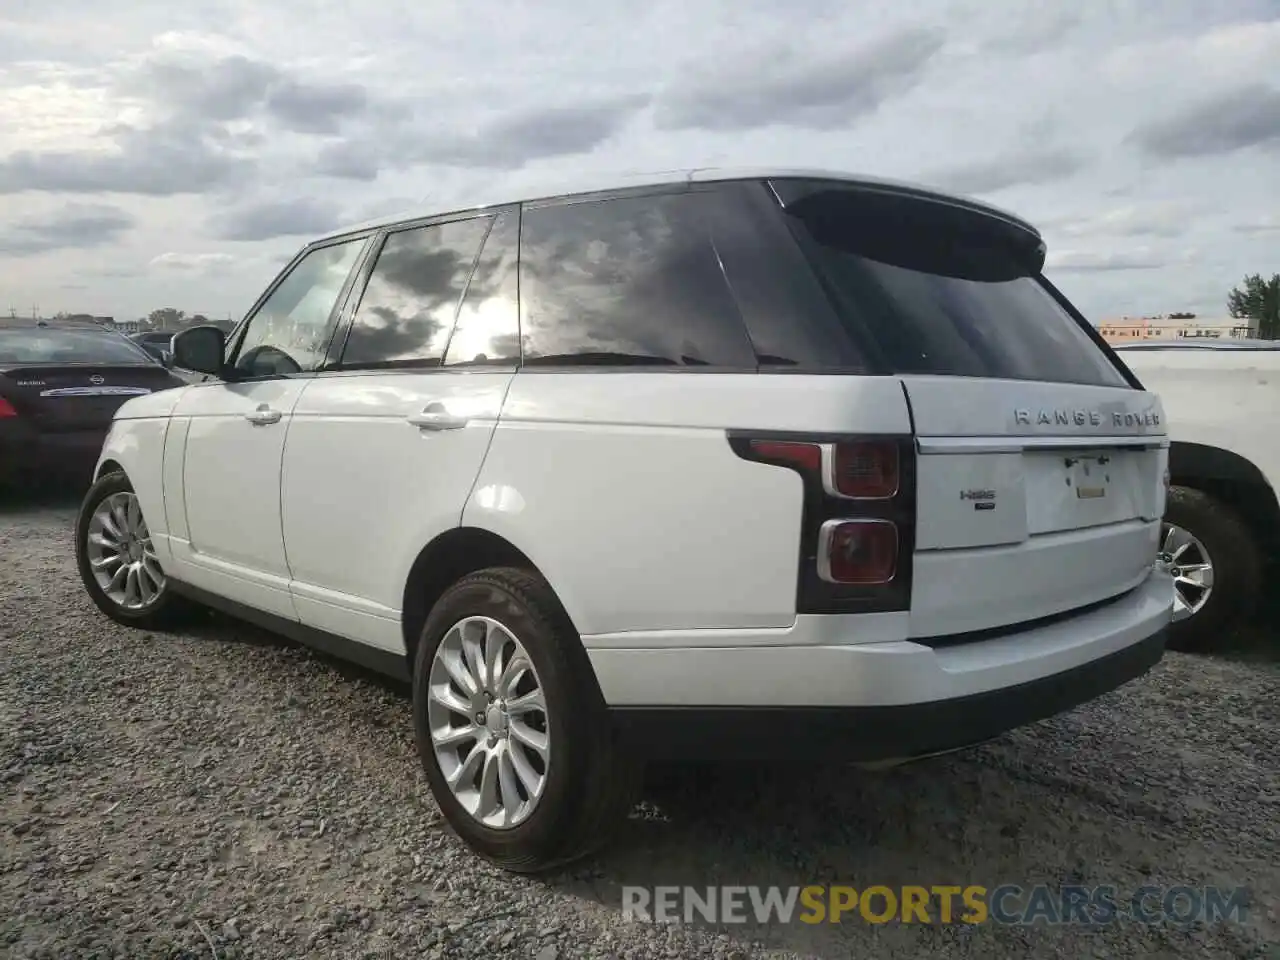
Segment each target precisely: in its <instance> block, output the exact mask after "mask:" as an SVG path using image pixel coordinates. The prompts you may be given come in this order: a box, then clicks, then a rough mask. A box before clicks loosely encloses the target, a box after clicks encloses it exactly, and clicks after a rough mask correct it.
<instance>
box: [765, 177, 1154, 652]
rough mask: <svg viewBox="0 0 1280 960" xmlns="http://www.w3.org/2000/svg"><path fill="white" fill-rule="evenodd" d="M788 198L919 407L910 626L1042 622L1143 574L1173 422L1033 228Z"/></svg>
mask: <svg viewBox="0 0 1280 960" xmlns="http://www.w3.org/2000/svg"><path fill="white" fill-rule="evenodd" d="M779 194H780V197H781V199H782V200H783V202H784V204H787V205H788V207H789V210H790V216H788V217H787V220H788V223H789V225H790V226H791V228H792V230H793V232H794V233H795V235H796V236H797V238H798V239H799V240H800V244H801V247H802V249H803V250H804V251H805V253H806V255H807V256H808V258H809V260H810V262H811V263H812V265H813V267H814V269H815V271H816V273H817V274H818V275H819V277H820V279H821V280H822V282H823V284H824V286H825V287H826V289H827V291H828V293H829V295H830V297H831V299H832V301H833V303H835V305H836V307H837V312H838V313H839V315H840V317H841V318H842V320H843V321H844V322H845V323H846V324H847V326H848V329H849V331H850V333H851V335H852V336H853V337H854V339H855V340H857V341H858V342H859V343H860V345H861V346H862V347H863V349H864V350H866V351H867V352H868V354H869V355H872V356H874V357H875V359H876V362H877V364H878V365H879V366H880V367H881V368H882V371H883V372H886V373H890V374H892V375H894V376H896V377H897V378H898V379H899V380H900V382H901V384H902V388H903V390H904V392H905V394H906V397H907V399H908V402H909V404H910V408H911V414H912V419H913V423H914V430H915V434H916V438H917V447H918V454H919V456H918V464H917V469H918V478H917V484H918V487H917V491H918V493H917V527H916V555H915V565H914V581H913V590H912V603H911V632H912V634H913V635H915V636H931V637H932V636H945V635H951V634H958V633H965V632H970V631H979V630H987V629H990V628H994V627H1001V626H1006V625H1010V624H1014V623H1021V622H1026V621H1030V620H1035V619H1039V618H1041V617H1047V616H1052V615H1056V614H1060V613H1064V612H1066V611H1070V610H1077V609H1079V608H1082V607H1086V606H1089V605H1091V604H1096V603H1099V602H1101V601H1105V600H1108V599H1110V598H1113V597H1117V596H1119V595H1121V594H1123V593H1125V592H1127V591H1128V590H1130V589H1132V588H1134V587H1135V586H1137V585H1138V584H1139V583H1141V582H1142V581H1143V580H1144V579H1145V578H1146V577H1147V575H1148V574H1149V572H1150V570H1151V567H1152V563H1153V560H1154V557H1155V553H1156V546H1157V538H1158V533H1159V521H1160V516H1161V514H1162V512H1163V508H1164V495H1165V486H1164V482H1165V468H1166V466H1167V461H1168V439H1167V436H1166V429H1165V422H1164V420H1165V418H1164V413H1163V410H1162V408H1161V405H1160V400H1159V398H1158V397H1157V396H1156V395H1154V394H1152V393H1149V392H1144V391H1142V390H1140V389H1138V388H1136V387H1135V386H1134V384H1133V383H1132V382H1130V380H1128V379H1127V378H1126V376H1125V374H1124V373H1123V372H1122V371H1121V370H1120V368H1119V367H1117V366H1116V365H1115V364H1114V363H1112V362H1111V360H1110V358H1109V355H1108V354H1107V352H1105V350H1104V348H1103V347H1101V346H1100V345H1099V343H1098V342H1097V339H1096V337H1094V336H1093V335H1091V334H1090V332H1089V331H1088V330H1086V329H1085V328H1084V327H1083V325H1082V323H1081V322H1080V321H1079V320H1078V319H1077V317H1076V316H1074V315H1073V314H1072V312H1070V308H1069V307H1068V305H1067V304H1066V302H1065V300H1064V299H1063V298H1062V297H1061V296H1060V294H1058V293H1057V291H1055V290H1054V289H1053V288H1052V287H1051V286H1050V285H1049V284H1048V283H1047V282H1046V281H1045V280H1044V278H1043V277H1042V276H1040V273H1039V270H1040V266H1041V264H1042V262H1043V254H1044V251H1043V245H1042V244H1040V243H1039V238H1038V236H1036V235H1035V234H1034V233H1033V232H1032V231H1031V230H1030V228H1027V227H1025V225H1021V224H1018V223H1016V222H1014V221H1010V220H1004V219H1000V218H998V217H996V216H995V215H993V214H990V213H988V212H986V211H982V210H979V209H975V208H968V207H965V206H963V205H955V204H949V203H946V202H944V201H942V200H940V199H937V198H928V197H922V196H911V195H902V194H899V195H897V196H894V195H892V194H875V193H872V194H870V195H860V194H857V193H855V192H853V191H849V190H847V189H841V188H839V187H835V188H829V187H823V186H822V185H819V184H812V183H808V184H804V183H801V182H793V183H791V184H784V185H782V187H781V188H780V189H779Z"/></svg>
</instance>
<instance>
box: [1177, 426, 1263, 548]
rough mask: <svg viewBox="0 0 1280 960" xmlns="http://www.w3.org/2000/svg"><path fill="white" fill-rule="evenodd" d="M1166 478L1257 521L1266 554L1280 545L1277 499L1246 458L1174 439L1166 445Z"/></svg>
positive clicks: (1252, 520)
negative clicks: (1201, 492)
mask: <svg viewBox="0 0 1280 960" xmlns="http://www.w3.org/2000/svg"><path fill="white" fill-rule="evenodd" d="M1169 482H1170V483H1172V484H1174V485H1175V486H1180V487H1191V488H1193V489H1196V490H1201V491H1203V492H1204V493H1207V494H1209V495H1210V496H1212V497H1214V498H1216V499H1218V500H1221V501H1222V502H1223V503H1225V504H1226V505H1227V506H1229V507H1231V508H1232V509H1234V510H1235V511H1236V512H1237V513H1239V514H1240V516H1241V517H1242V518H1243V519H1245V520H1246V521H1248V522H1250V523H1252V524H1255V525H1257V527H1258V529H1259V531H1260V533H1261V540H1262V545H1263V546H1264V549H1265V550H1266V552H1267V553H1268V554H1272V555H1274V554H1275V553H1276V552H1277V548H1280V501H1278V500H1277V498H1276V492H1275V490H1274V489H1273V488H1272V486H1271V483H1270V482H1269V481H1268V480H1267V477H1266V475H1265V474H1264V473H1263V472H1262V471H1261V470H1260V469H1259V468H1258V467H1257V465H1256V464H1254V463H1253V462H1252V461H1251V460H1249V459H1248V458H1246V457H1243V456H1241V455H1240V454H1238V453H1235V452H1233V451H1231V450H1227V449H1224V448H1223V447H1215V446H1212V445H1210V444H1204V443H1189V442H1185V441H1177V440H1175V441H1174V442H1173V443H1171V444H1170V445H1169Z"/></svg>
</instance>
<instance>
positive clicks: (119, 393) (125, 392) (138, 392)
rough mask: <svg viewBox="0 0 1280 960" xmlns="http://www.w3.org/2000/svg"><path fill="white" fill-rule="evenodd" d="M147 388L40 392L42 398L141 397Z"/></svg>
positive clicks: (148, 391)
mask: <svg viewBox="0 0 1280 960" xmlns="http://www.w3.org/2000/svg"><path fill="white" fill-rule="evenodd" d="M150 392H151V390H150V388H148V387H55V388H54V389H52V390H41V391H40V396H42V397H141V396H144V395H145V394H148V393H150Z"/></svg>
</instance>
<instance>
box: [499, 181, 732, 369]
mask: <svg viewBox="0 0 1280 960" xmlns="http://www.w3.org/2000/svg"><path fill="white" fill-rule="evenodd" d="M705 199H706V195H705V194H702V193H681V194H670V195H660V196H646V197H627V198H619V199H616V200H597V201H585V202H577V203H567V204H563V205H557V206H550V207H542V208H536V209H532V210H525V212H524V215H523V218H522V219H523V223H522V225H521V239H520V309H521V322H520V328H521V329H520V333H521V338H522V340H523V347H524V363H525V365H526V366H540V365H559V364H588V365H591V364H597V365H610V366H651V365H658V366H717V367H736V368H749V369H753V370H754V369H755V367H756V359H755V354H754V352H753V351H752V348H751V343H750V341H749V340H748V339H747V334H746V329H745V328H744V327H743V324H742V319H741V317H740V316H739V314H738V310H737V307H736V305H735V304H734V302H733V298H732V296H731V294H730V292H729V288H728V286H727V285H726V283H725V279H724V274H723V272H722V271H721V269H720V264H719V261H718V259H717V257H716V253H715V250H714V248H713V247H712V245H711V240H710V236H709V233H708V228H707V225H706V222H705V218H704V212H705V209H704V207H703V202H704V201H705Z"/></svg>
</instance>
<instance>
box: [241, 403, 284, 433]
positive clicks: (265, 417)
mask: <svg viewBox="0 0 1280 960" xmlns="http://www.w3.org/2000/svg"><path fill="white" fill-rule="evenodd" d="M282 416H283V414H282V413H281V412H280V411H279V410H272V409H271V408H270V407H268V406H267V405H266V404H265V403H260V404H258V409H257V410H252V411H250V412H249V413H246V414H245V415H244V418H245V419H246V420H248V421H249V422H250V423H252V424H253V425H254V426H255V427H265V426H266V425H267V424H270V423H279V422H280V418H281V417H282Z"/></svg>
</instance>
